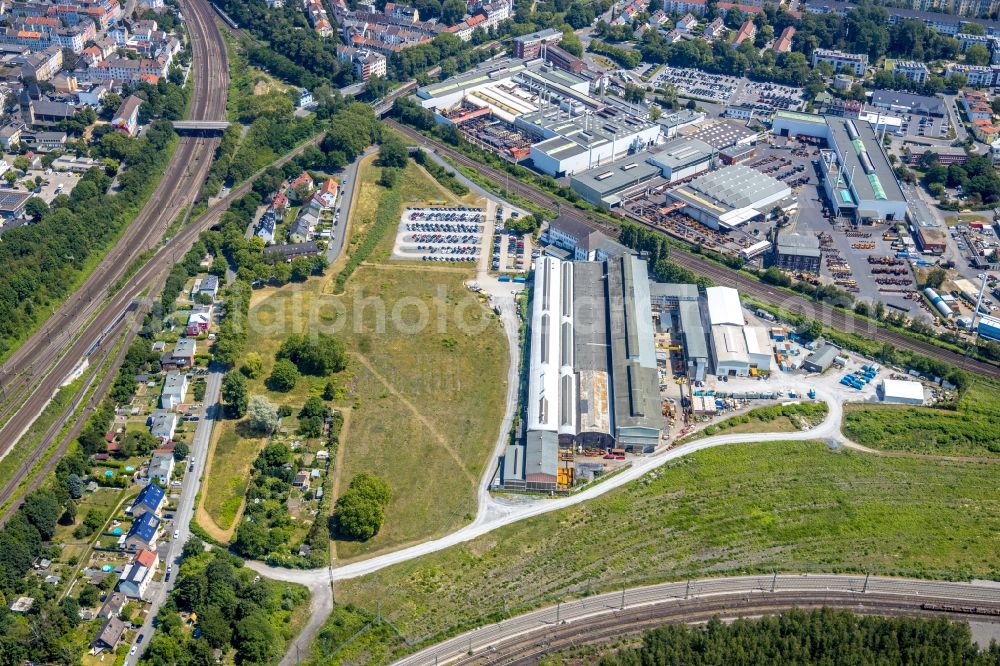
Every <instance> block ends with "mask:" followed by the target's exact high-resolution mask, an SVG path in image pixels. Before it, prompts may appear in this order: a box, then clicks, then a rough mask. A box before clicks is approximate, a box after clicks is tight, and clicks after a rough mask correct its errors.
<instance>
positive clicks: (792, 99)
mask: <svg viewBox="0 0 1000 666" xmlns="http://www.w3.org/2000/svg"><path fill="white" fill-rule="evenodd" d="M739 81H740V84H739V85H738V86H737V89H736V91H735V92H734V93H733V95H732V97H731V98H730V100H729V103H730V104H732V105H733V106H744V107H749V108H752V109H755V110H757V111H775V110H777V109H783V110H786V111H798V110H799V109H801V108H802V105H803V104H804V103H805V99H804V98H803V96H802V89H801V88H793V87H791V86H783V85H780V84H778V83H758V82H756V81H750V80H747V79H742V80H739Z"/></svg>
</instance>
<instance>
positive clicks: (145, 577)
mask: <svg viewBox="0 0 1000 666" xmlns="http://www.w3.org/2000/svg"><path fill="white" fill-rule="evenodd" d="M159 563H160V558H159V556H158V555H157V554H156V553H154V552H153V551H151V550H146V549H145V548H143V549H142V550H140V551H139V552H138V553H136V554H135V557H133V558H132V561H131V562H129V563H128V564H127V565H126V566H125V570H124V571H123V572H122V577H121V579H120V580H119V581H118V585H117V586H115V589H116V590H117V591H118V592H120V593H122V594H124V595H125V596H126V597H128V598H129V599H145V598H146V590H147V589H148V588H149V583H150V581H152V580H153V575H154V574H155V573H156V567H157V565H159Z"/></svg>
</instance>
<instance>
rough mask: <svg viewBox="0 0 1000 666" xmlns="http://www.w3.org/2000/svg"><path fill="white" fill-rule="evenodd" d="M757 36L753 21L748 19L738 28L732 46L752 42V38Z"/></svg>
mask: <svg viewBox="0 0 1000 666" xmlns="http://www.w3.org/2000/svg"><path fill="white" fill-rule="evenodd" d="M756 36H757V26H756V25H754V22H753V19H752V18H748V19H747V20H746V21H744V22H743V25H741V26H740V30H739V32H737V33H736V39H734V40H733V44H735V45H736V46H739V45H740V44H742V43H743V42H745V41H747V40H750V41H751V42H753V40H754V38H755V37H756Z"/></svg>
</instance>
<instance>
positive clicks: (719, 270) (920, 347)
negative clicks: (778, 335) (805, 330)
mask: <svg viewBox="0 0 1000 666" xmlns="http://www.w3.org/2000/svg"><path fill="white" fill-rule="evenodd" d="M385 122H386V123H387V124H389V125H391V126H392V127H393V129H395V130H397V131H399V132H400V133H402V134H404V135H405V136H407V137H409V138H410V139H412V140H413V141H415V142H417V143H421V144H426V145H430V146H433V147H434V149H435V150H436V151H437V152H438V153H440V154H444V155H447V156H448V158H449V159H451V160H452V161H454V162H455V163H456V164H459V165H461V166H465V167H469V168H471V169H475V170H476V171H478V172H479V173H481V174H482V175H483V176H485V177H486V178H488V179H490V180H491V181H493V182H494V183H497V184H499V183H503V184H504V185H505V186H506V187H507V188H508V189H509V190H510V192H512V193H513V194H516V195H517V196H520V197H523V198H524V199H527V200H528V201H530V202H532V203H534V204H536V205H539V206H542V207H544V208H546V209H549V210H552V208H553V203H554V199H553V197H552V195H550V194H548V193H546V192H544V191H543V190H540V189H538V188H537V187H534V186H532V185H528V184H526V183H523V182H521V181H519V180H516V179H514V178H511V177H510V176H509V175H508V174H507V173H506V172H503V171H500V170H499V169H495V168H493V167H491V166H488V165H485V164H482V163H480V162H477V161H476V160H474V159H472V158H470V157H468V156H466V155H464V154H463V153H461V152H459V151H457V150H455V149H454V148H451V147H450V146H447V145H445V144H443V143H441V142H439V141H434V140H432V139H430V138H428V137H426V136H424V135H423V134H420V133H419V132H417V131H416V130H414V129H413V128H411V127H407V126H405V125H402V124H400V123H398V122H396V121H395V120H386V121H385ZM558 211H559V214H560V215H561V216H564V217H568V218H570V219H574V220H577V221H580V222H585V223H588V224H591V225H594V226H598V227H601V229H602V230H603V231H605V232H606V233H608V234H609V235H612V236H617V235H618V234H617V231H616V230H615V228H614V227H613V225H610V224H609V223H608V222H606V221H602V220H600V219H599V218H597V217H595V216H592V215H588V214H587V213H585V212H583V211H581V210H579V209H577V208H574V207H573V206H571V205H569V204H565V205H560V206H559V208H558ZM629 219H630V220H632V221H634V222H636V223H639V224H642V225H643V226H646V227H648V228H650V229H654V230H656V231H659V232H661V233H663V230H662V229H661V228H659V227H658V226H656V225H655V224H652V223H650V222H648V221H645V220H642V219H641V218H637V217H631V216H630V218H629ZM670 260H671V261H673V262H674V263H676V264H678V265H679V266H682V267H684V268H687V269H688V270H691V271H693V272H694V273H695V274H697V275H703V276H705V277H708V278H711V279H712V280H713V281H715V282H716V283H717V284H722V285H738V287H739V288H740V290H741V291H743V292H744V293H746V294H748V295H750V296H752V297H754V298H758V299H760V300H763V301H766V302H768V303H772V304H775V305H780V306H781V307H783V308H784V309H786V310H789V311H791V312H793V313H795V314H799V315H803V316H806V317H810V318H812V319H818V320H820V321H822V322H823V323H824V324H825V325H826V326H829V327H831V328H835V329H837V330H840V331H845V332H857V333H859V334H863V335H864V336H865V337H867V338H869V339H871V340H875V341H878V342H883V343H886V344H888V345H891V346H893V347H897V348H899V349H905V350H907V351H910V352H915V353H918V354H922V355H924V356H928V357H930V358H936V359H938V360H940V361H943V362H945V363H948V364H950V365H953V366H955V367H958V368H962V369H963V370H967V371H969V372H974V373H977V374H980V375H984V376H987V377H991V378H993V379H1000V366H996V365H992V364H990V363H986V362H983V361H979V360H976V359H974V358H969V357H967V356H963V355H962V354H959V353H956V352H953V351H950V350H948V349H943V348H941V347H937V346H935V345H932V344H930V343H928V342H922V341H920V340H915V339H913V338H910V337H907V336H905V335H902V334H900V333H897V332H895V331H893V330H890V329H886V328H881V327H876V326H874V325H873V323H872V322H870V321H868V320H865V319H861V318H858V317H855V316H854V315H852V314H849V313H847V312H843V311H841V310H837V309H835V308H832V307H830V306H828V305H824V304H821V303H816V302H815V301H811V300H808V299H806V298H804V297H802V296H798V295H795V294H790V293H788V292H785V291H781V290H779V289H776V288H775V287H772V286H770V285H766V284H763V283H761V282H758V281H757V280H754V279H752V278H750V277H749V276H745V275H742V274H741V273H740V272H739V271H736V270H733V269H731V268H726V267H724V266H720V265H718V264H715V263H713V262H711V261H709V260H707V259H704V258H702V257H700V256H698V255H697V254H694V253H693V252H688V251H686V250H681V249H678V248H675V247H671V248H670ZM741 278H742V279H741Z"/></svg>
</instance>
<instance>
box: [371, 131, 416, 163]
mask: <svg viewBox="0 0 1000 666" xmlns="http://www.w3.org/2000/svg"><path fill="white" fill-rule="evenodd" d="M408 157H409V152H408V151H407V150H406V144H404V143H403V141H402V140H401V139H400V138H399V136H398V135H397V134H395V133H394V132H386V134H385V135H384V136H383V137H382V143H381V144H380V145H379V149H378V163H379V165H380V166H384V167H396V168H403V167H405V166H406V160H407V158H408Z"/></svg>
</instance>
